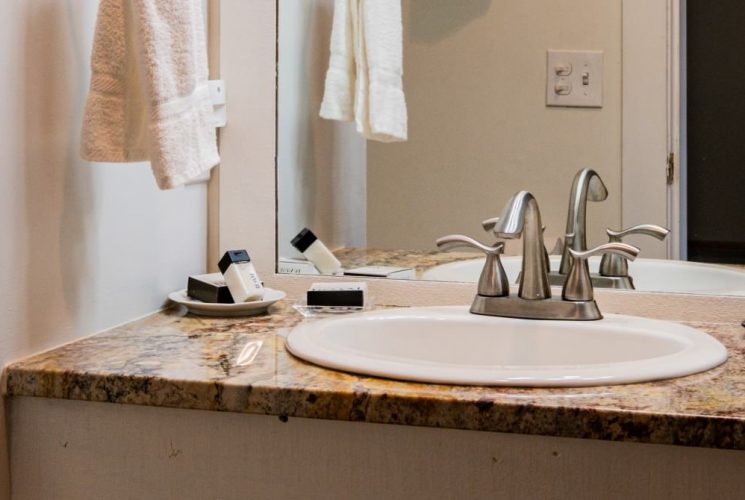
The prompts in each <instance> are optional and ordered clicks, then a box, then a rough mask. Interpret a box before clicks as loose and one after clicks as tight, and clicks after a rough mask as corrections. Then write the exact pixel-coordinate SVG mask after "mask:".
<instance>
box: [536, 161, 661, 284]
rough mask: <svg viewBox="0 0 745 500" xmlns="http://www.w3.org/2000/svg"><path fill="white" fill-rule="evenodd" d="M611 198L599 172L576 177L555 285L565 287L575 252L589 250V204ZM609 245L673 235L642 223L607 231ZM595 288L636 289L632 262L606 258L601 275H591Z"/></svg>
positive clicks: (551, 275) (554, 273)
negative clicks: (641, 236) (639, 236)
mask: <svg viewBox="0 0 745 500" xmlns="http://www.w3.org/2000/svg"><path fill="white" fill-rule="evenodd" d="M607 198H608V189H607V188H606V187H605V184H604V183H603V180H602V179H601V178H600V176H599V175H598V173H597V172H595V171H594V170H592V169H590V168H583V169H581V170H580V171H579V172H577V175H575V176H574V181H573V182H572V192H571V194H570V196H569V212H568V213H567V226H566V234H565V236H564V246H563V251H562V254H561V263H560V264H559V270H558V272H557V271H549V275H548V280H549V283H550V284H551V285H554V286H559V285H563V284H564V282H565V281H566V280H567V276H568V274H569V270H570V268H571V263H572V259H573V258H574V257H573V253H572V250H573V251H574V252H586V251H587V201H588V200H589V201H603V200H605V199H607ZM606 232H607V233H608V237H609V243H620V242H621V239H622V238H623V237H624V236H627V235H631V234H644V235H648V236H653V237H655V238H657V239H658V240H663V239H665V237H666V236H667V235H668V234H669V233H670V231H669V230H668V229H665V228H664V227H662V226H657V225H654V224H642V225H639V226H634V227H631V228H628V229H624V230H622V231H613V230H610V229H608V230H606ZM590 279H591V280H592V284H593V286H596V287H600V288H616V289H623V290H633V289H634V280H633V278H632V277H631V276H630V275H629V266H628V259H627V258H626V257H624V256H623V255H621V254H616V253H606V254H605V255H603V258H602V261H601V265H600V269H599V272H598V274H593V275H591V276H590Z"/></svg>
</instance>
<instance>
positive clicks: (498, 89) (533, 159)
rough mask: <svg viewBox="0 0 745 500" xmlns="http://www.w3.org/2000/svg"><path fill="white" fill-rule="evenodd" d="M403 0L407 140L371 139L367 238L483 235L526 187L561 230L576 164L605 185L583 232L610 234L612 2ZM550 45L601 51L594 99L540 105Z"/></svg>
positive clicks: (557, 232)
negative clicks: (599, 88)
mask: <svg viewBox="0 0 745 500" xmlns="http://www.w3.org/2000/svg"><path fill="white" fill-rule="evenodd" d="M402 5H403V14H404V87H405V91H406V98H407V104H408V110H409V141H408V142H406V143H401V144H378V143H370V144H369V146H368V158H367V162H368V167H367V170H368V173H369V175H368V181H367V187H368V197H367V199H368V207H367V215H368V219H367V225H368V234H367V242H368V245H369V246H371V247H377V248H411V249H420V248H421V249H434V248H435V247H434V241H435V239H436V238H438V237H440V236H443V235H445V234H451V233H454V232H455V233H463V234H468V235H471V236H473V237H476V238H484V237H485V236H486V235H485V233H484V232H483V230H482V229H481V227H480V224H479V223H480V221H481V220H483V219H485V218H487V217H493V216H496V215H499V212H500V211H501V209H502V206H503V205H504V204H505V203H506V201H507V200H508V199H509V197H510V196H512V194H514V193H515V192H517V191H520V190H523V189H526V190H529V191H531V192H533V194H535V195H536V197H537V199H538V201H539V203H540V206H541V215H542V216H543V223H544V224H545V225H546V226H547V229H546V236H547V237H553V238H554V239H550V238H547V239H550V241H555V237H557V236H563V234H564V232H565V225H566V212H567V206H568V198H569V191H570V188H571V185H572V178H573V177H574V175H575V173H576V172H577V171H578V170H579V169H580V168H583V167H592V168H594V169H596V170H597V171H598V172H599V173H600V175H601V176H602V178H603V180H604V181H605V184H606V185H607V187H608V191H609V193H610V195H609V197H608V199H607V200H606V201H604V202H602V203H589V204H588V243H589V244H591V245H593V244H600V243H605V242H606V241H607V237H606V236H605V228H606V227H615V228H619V226H620V224H621V90H622V89H621V42H622V30H621V28H622V23H621V2H620V0H613V1H601V2H598V1H596V0H558V1H554V0H552V1H547V0H467V1H461V2H451V1H448V0H403V4H402ZM547 49H559V50H603V51H604V52H605V57H604V75H603V78H604V80H603V108H602V109H588V108H584V109H580V108H548V107H546V104H545V102H546V50H547ZM659 222H660V223H664V221H659Z"/></svg>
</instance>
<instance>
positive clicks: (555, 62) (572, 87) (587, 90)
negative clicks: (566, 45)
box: [546, 50, 603, 108]
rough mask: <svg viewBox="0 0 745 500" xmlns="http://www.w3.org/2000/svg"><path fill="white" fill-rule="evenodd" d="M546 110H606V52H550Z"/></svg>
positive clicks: (547, 69)
mask: <svg viewBox="0 0 745 500" xmlns="http://www.w3.org/2000/svg"><path fill="white" fill-rule="evenodd" d="M546 60H547V61H548V64H547V67H546V106H568V107H580V108H602V107H603V52H602V51H595V50H593V51H579V50H549V51H547V57H546Z"/></svg>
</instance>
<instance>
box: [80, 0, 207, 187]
mask: <svg viewBox="0 0 745 500" xmlns="http://www.w3.org/2000/svg"><path fill="white" fill-rule="evenodd" d="M91 69H92V75H91V86H90V92H89V94H88V98H87V101H86V106H85V115H84V119H83V131H82V138H81V155H82V157H83V158H84V159H86V160H90V161H101V162H132V161H144V160H149V161H150V162H151V165H152V169H153V174H154V175H155V179H156V182H157V183H158V186H159V187H160V188H161V189H170V188H174V187H177V186H180V185H183V184H184V183H185V182H187V181H188V180H190V179H192V178H194V177H198V176H199V175H201V174H202V173H204V172H205V171H207V170H209V169H210V168H212V167H213V166H215V165H216V164H218V163H219V161H220V158H219V156H218V153H217V140H216V133H215V126H214V124H213V118H212V104H211V102H210V98H209V89H208V86H207V78H208V68H207V44H206V35H205V31H204V17H203V13H202V2H201V0H101V3H100V6H99V12H98V20H97V22H96V33H95V38H94V41H93V52H92V56H91Z"/></svg>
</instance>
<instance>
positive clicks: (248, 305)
mask: <svg viewBox="0 0 745 500" xmlns="http://www.w3.org/2000/svg"><path fill="white" fill-rule="evenodd" d="M286 296H287V294H285V292H283V291H281V290H274V289H272V288H264V298H263V299H261V300H255V301H252V302H241V303H233V304H217V303H209V302H202V301H201V300H197V299H195V298H192V297H189V296H188V295H187V294H186V289H185V288H184V289H183V290H178V291H175V292H171V293H170V294H168V298H169V299H171V301H172V302H175V303H176V304H180V305H182V306H184V307H186V309H187V310H188V311H189V312H190V313H191V314H197V315H200V316H220V317H236V316H255V315H257V314H263V313H265V312H267V309H269V306H271V305H272V304H274V303H275V302H277V301H279V300H282V299H284V298H285V297H286Z"/></svg>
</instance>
